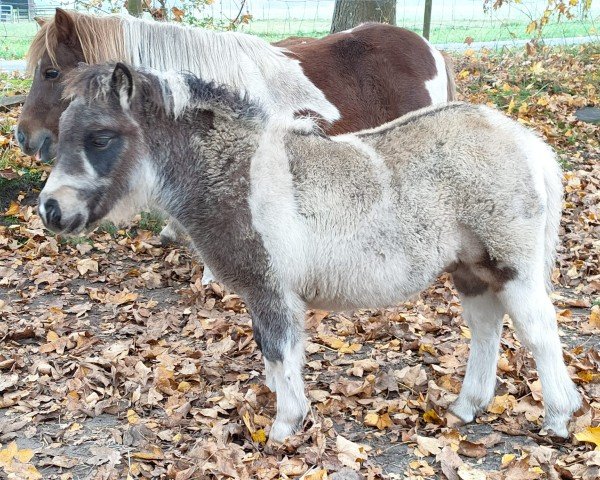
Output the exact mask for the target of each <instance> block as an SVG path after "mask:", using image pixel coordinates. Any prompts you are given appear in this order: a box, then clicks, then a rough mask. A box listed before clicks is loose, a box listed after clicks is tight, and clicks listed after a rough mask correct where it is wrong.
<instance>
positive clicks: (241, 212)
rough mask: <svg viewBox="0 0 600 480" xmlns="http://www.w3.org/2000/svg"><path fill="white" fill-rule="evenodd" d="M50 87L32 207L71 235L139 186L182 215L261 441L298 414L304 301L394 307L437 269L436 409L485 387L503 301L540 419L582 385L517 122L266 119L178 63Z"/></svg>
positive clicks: (561, 420) (135, 200)
mask: <svg viewBox="0 0 600 480" xmlns="http://www.w3.org/2000/svg"><path fill="white" fill-rule="evenodd" d="M66 93H67V96H68V97H74V100H73V101H72V102H71V104H70V106H69V107H68V109H67V110H66V112H65V113H64V114H63V116H62V118H61V121H60V134H59V141H58V143H59V149H58V151H59V157H58V159H57V164H56V166H55V168H54V169H53V170H52V173H51V174H50V177H49V178H48V181H47V183H46V185H45V187H44V189H43V190H42V192H41V194H40V202H39V205H40V207H39V211H40V216H41V218H42V220H43V221H44V223H45V224H46V225H47V226H48V227H49V228H51V229H52V230H54V231H56V232H62V233H66V234H69V233H78V232H82V231H84V230H88V229H90V228H93V226H94V225H95V224H96V222H98V221H99V220H101V219H102V218H104V217H106V216H110V215H111V212H117V213H118V214H120V215H122V214H124V213H125V211H126V210H127V209H130V212H131V213H134V212H135V208H136V205H137V206H138V207H139V206H144V204H145V203H146V202H147V201H150V202H153V203H154V204H155V205H156V206H158V207H159V208H163V209H164V210H166V211H167V213H168V214H169V215H170V216H172V217H173V218H175V219H176V220H177V221H178V222H179V223H180V224H181V225H183V226H184V227H185V229H186V231H187V232H188V233H189V234H190V236H191V238H192V241H193V244H194V246H195V248H196V249H197V251H199V252H200V254H201V255H202V258H203V259H204V261H205V262H207V264H208V265H209V266H210V268H211V269H212V270H213V271H214V272H215V273H216V274H217V275H218V276H219V278H221V279H222V280H223V281H224V282H225V283H226V284H227V285H229V286H230V287H232V288H233V289H234V290H235V291H236V292H238V293H239V294H240V295H241V296H242V297H243V298H244V300H245V301H246V304H247V305H248V306H249V308H250V312H251V314H252V324H253V329H254V338H255V339H256V342H257V343H258V345H259V347H260V349H261V350H262V353H263V356H264V359H265V370H266V377H267V385H269V386H270V387H271V389H273V390H274V391H276V393H277V416H276V419H275V422H274V424H273V426H272V428H271V431H270V437H271V438H272V439H274V440H277V441H281V440H283V439H284V438H285V437H286V436H288V435H289V434H291V433H293V432H294V431H296V430H297V429H298V428H301V426H302V422H303V419H304V416H305V414H306V411H307V401H306V396H305V393H304V382H303V379H302V366H303V358H304V328H303V325H304V312H305V310H306V308H325V309H331V310H347V309H354V308H362V307H381V306H388V305H392V304H396V303H397V302H399V301H401V300H402V299H403V298H406V297H407V296H408V295H411V294H413V293H415V292H418V291H419V290H421V289H423V288H425V287H426V286H427V285H428V284H429V283H430V282H432V281H433V280H434V279H435V278H436V276H437V275H438V274H440V273H441V272H443V271H447V272H452V274H453V276H454V280H455V284H456V287H457V289H458V291H459V292H460V294H461V301H462V305H463V309H464V313H463V316H464V318H465V319H466V321H467V323H468V324H469V326H470V327H471V335H472V343H471V353H470V356H469V361H468V364H467V371H466V375H465V379H464V383H463V386H462V389H461V392H460V395H459V397H458V399H457V401H456V402H455V403H454V404H453V406H452V411H453V412H454V413H455V414H456V415H457V416H459V417H460V418H462V419H463V420H464V421H471V420H473V418H474V417H475V415H477V414H478V413H479V412H481V411H483V410H485V408H486V407H487V405H488V403H489V402H490V400H491V399H492V398H493V396H494V389H495V385H496V363H497V359H498V344H499V343H500V334H501V331H502V319H503V316H504V314H505V313H508V314H509V315H510V316H511V318H512V320H513V323H514V325H515V328H516V329H517V332H518V334H519V336H520V337H521V340H522V341H524V342H525V344H527V345H528V346H529V348H530V349H531V350H532V352H533V355H534V358H535V360H536V364H537V369H538V372H539V376H540V380H541V383H542V388H543V394H544V402H545V406H546V414H545V420H544V425H545V428H546V429H547V430H551V431H552V432H554V433H555V434H557V435H560V436H564V437H566V436H567V435H568V430H567V424H568V421H569V419H570V417H571V415H572V413H573V412H574V411H576V410H577V409H578V408H579V406H580V397H579V394H578V392H577V389H576V388H575V385H574V384H573V382H572V381H571V379H570V377H569V373H568V371H567V369H566V367H565V364H564V362H563V356H562V349H561V345H560V340H559V337H558V332H557V327H556V314H555V311H554V308H553V306H552V302H551V301H550V299H549V297H548V294H547V291H546V288H547V285H548V283H549V278H550V272H551V271H552V267H553V264H554V258H555V250H556V244H557V242H558V228H559V223H560V212H561V203H562V184H561V172H560V168H559V166H558V164H557V162H556V158H555V156H554V153H553V152H552V150H551V149H550V148H549V147H548V146H547V145H546V144H544V142H543V141H542V140H541V139H540V138H539V137H537V136H536V135H534V134H533V133H531V132H530V131H528V130H527V129H526V128H524V127H523V126H521V125H519V124H518V123H517V122H515V121H512V120H510V119H508V118H507V117H506V116H504V115H502V114H501V113H499V112H497V111H494V110H492V109H490V108H487V107H485V106H473V105H467V104H463V103H451V104H449V105H445V106H437V107H431V108H429V109H424V110H420V111H418V112H414V113H412V114H409V115H406V116H405V117H403V118H400V119H398V120H395V121H393V122H390V123H388V124H386V125H384V126H382V127H379V128H376V129H373V130H367V131H365V132H361V133H359V134H348V135H340V136H338V137H324V136H323V135H322V134H320V132H318V131H317V133H314V132H315V130H316V129H315V128H314V123H313V122H312V121H311V120H310V119H307V118H304V119H288V121H287V122H282V121H279V120H275V119H273V117H271V116H270V115H268V113H267V112H265V111H264V110H262V109H261V108H260V106H258V105H257V104H252V103H250V102H248V101H247V100H245V99H244V98H242V97H241V96H239V95H237V94H232V93H231V92H230V91H228V90H226V89H224V88H222V87H215V86H213V85H211V84H207V83H205V82H203V81H202V80H199V79H197V78H195V77H193V76H191V75H189V74H151V73H148V72H147V71H146V72H145V73H144V72H142V71H132V70H130V69H129V68H128V67H127V66H125V65H122V64H117V65H116V67H111V66H107V65H102V66H91V67H82V68H81V69H79V70H77V71H76V72H75V74H74V75H73V79H72V80H71V82H70V83H69V84H68V86H67V90H66ZM163 139H168V141H163ZM232 158H235V161H232ZM324 158H326V159H327V161H326V162H323V159H324ZM191 172H192V173H193V174H190V173H191ZM223 212H224V214H223Z"/></svg>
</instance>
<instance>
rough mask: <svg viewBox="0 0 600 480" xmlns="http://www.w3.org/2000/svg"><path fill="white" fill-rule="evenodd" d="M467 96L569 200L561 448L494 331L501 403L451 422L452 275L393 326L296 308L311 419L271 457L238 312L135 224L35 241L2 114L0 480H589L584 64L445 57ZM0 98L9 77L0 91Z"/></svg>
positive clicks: (517, 356) (597, 160) (262, 393)
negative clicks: (545, 162)
mask: <svg viewBox="0 0 600 480" xmlns="http://www.w3.org/2000/svg"><path fill="white" fill-rule="evenodd" d="M456 63H457V76H458V87H459V91H460V93H461V96H462V98H464V99H468V100H471V101H475V102H481V103H484V102H487V103H492V104H495V105H497V106H498V108H500V109H502V110H504V111H507V112H508V113H510V114H511V115H512V116H514V117H517V118H519V119H520V120H521V121H522V122H523V123H525V124H528V125H530V126H532V127H533V128H535V129H536V130H538V131H539V132H540V133H542V134H543V135H544V136H545V137H546V139H547V140H548V141H549V142H550V143H551V144H552V145H553V146H554V147H555V148H556V149H557V150H558V151H559V152H560V158H561V161H562V162H563V164H564V166H565V185H566V196H565V204H564V216H563V225H562V231H561V238H562V246H561V250H560V255H559V257H560V258H559V263H558V265H557V268H556V270H555V272H554V278H553V280H554V282H555V286H556V293H555V294H554V297H553V298H554V301H555V305H556V307H557V311H558V315H557V319H558V322H559V327H560V331H561V335H562V340H563V343H564V346H565V359H566V362H567V363H568V365H569V370H570V373H571V376H572V378H573V379H574V381H575V382H576V383H577V385H578V387H579V389H580V391H581V393H582V395H583V396H584V398H585V402H584V403H585V405H584V407H583V408H582V410H581V411H580V412H578V414H577V417H576V418H575V420H574V422H573V424H572V429H573V433H574V435H573V436H572V437H571V439H570V440H568V441H565V442H559V441H556V440H555V439H551V438H546V437H543V436H540V435H539V428H540V425H541V421H542V416H543V410H542V403H541V400H542V398H541V390H540V384H539V381H538V379H537V374H536V372H535V366H534V364H533V362H532V359H531V357H530V355H529V354H528V352H527V351H525V350H524V349H523V348H522V347H521V346H520V344H519V342H518V339H516V338H515V337H514V336H513V332H512V328H511V327H510V320H509V319H506V324H507V327H506V328H505V330H504V335H503V339H502V345H501V349H502V353H501V358H500V361H499V363H498V390H497V396H496V397H495V399H494V401H493V403H492V404H491V405H490V407H489V408H488V411H487V412H486V413H485V414H484V415H483V416H482V417H481V418H479V419H478V421H477V423H476V424H473V425H469V426H463V427H460V426H457V425H456V423H455V422H454V421H453V419H452V418H450V417H447V416H446V407H447V406H448V404H449V403H450V402H451V401H452V400H453V399H454V398H455V397H456V394H457V393H458V391H459V389H460V383H461V380H462V377H463V375H464V371H465V365H466V359H467V354H468V349H469V346H468V338H469V336H470V332H469V330H468V328H466V326H465V325H464V322H463V320H462V318H461V308H460V305H459V302H458V299H457V296H456V292H455V291H454V290H453V287H452V282H451V280H450V279H449V278H448V277H442V278H441V279H440V280H439V281H438V282H437V283H436V284H435V285H434V286H432V288H430V289H429V290H428V291H426V292H423V293H422V294H421V295H419V296H418V297H415V298H413V299H412V300H411V301H409V302H407V303H404V304H402V305H400V306H398V307H397V308H393V309H389V310H378V311H359V312H355V313H354V314H339V313H328V312H320V311H317V312H310V313H309V315H308V316H307V329H308V331H309V334H310V341H309V343H308V345H307V352H308V353H307V366H306V370H305V380H306V384H307V391H308V395H309V397H310V399H311V402H312V410H311V413H310V415H309V417H308V419H307V422H306V424H305V428H304V431H303V432H302V433H301V434H299V435H297V436H295V437H293V438H291V439H290V441H289V442H288V444H286V445H285V446H283V447H281V446H276V445H271V444H269V443H268V442H266V439H267V438H268V432H269V427H270V425H271V422H272V420H273V416H274V398H275V397H274V395H273V394H271V393H270V392H269V391H268V389H267V388H266V387H265V386H264V385H263V381H264V377H263V373H262V361H261V357H260V353H259V351H258V350H257V347H256V345H255V343H254V341H253V340H252V331H251V320H250V317H249V315H248V313H247V312H246V310H245V307H244V305H243V303H242V302H241V300H240V299H239V298H238V297H237V296H236V295H235V294H234V293H233V292H229V291H227V290H226V289H225V287H223V286H221V285H218V284H213V285H212V286H211V287H210V288H207V289H203V288H202V287H201V283H200V278H201V273H202V269H201V266H199V265H198V264H196V263H195V262H194V261H193V259H192V258H191V256H190V254H189V252H188V251H187V250H186V249H185V248H184V247H169V248H163V247H161V246H160V243H159V241H158V238H157V236H156V233H155V232H156V231H157V228H158V227H159V225H158V222H157V221H156V219H154V218H153V217H151V216H148V215H145V216H143V217H140V218H138V219H137V221H136V222H135V226H134V227H132V228H130V229H128V230H116V229H114V228H111V227H106V228H104V229H103V230H101V231H97V232H96V233H95V234H94V235H92V236H91V237H89V238H81V239H64V238H59V237H54V236H52V235H50V234H48V232H46V231H45V230H44V229H43V227H42V224H41V221H40V220H39V218H38V217H37V216H36V214H35V202H36V195H37V192H36V189H38V188H39V186H40V184H41V182H43V180H44V178H45V176H46V175H47V173H48V171H49V167H48V166H45V165H41V164H39V163H37V161H36V160H35V159H32V158H30V157H24V156H21V155H20V154H19V152H18V149H16V147H14V144H13V143H11V142H12V138H11V134H10V128H11V127H12V125H13V124H14V123H15V121H16V118H17V116H18V113H19V112H18V109H15V110H12V111H10V112H5V113H1V112H0V147H2V149H3V150H2V152H0V162H1V163H0V189H1V195H0V202H1V205H0V209H1V216H0V316H1V317H0V318H1V321H0V342H1V343H0V345H1V348H0V478H15V479H39V478H44V479H54V478H60V479H71V478H73V479H125V478H127V479H129V478H131V479H136V478H170V479H177V480H185V479H204V478H211V479H212V478H233V479H278V478H282V479H285V478H304V479H306V480H318V479H321V480H322V479H326V478H329V479H337V480H341V479H344V480H346V479H347V480H352V479H359V478H368V479H379V478H389V479H394V478H411V479H417V478H435V479H438V478H444V476H445V477H447V478H449V479H452V480H454V479H462V480H467V479H486V478H489V479H507V480H508V479H518V480H527V479H560V478H563V479H586V480H592V479H598V478H600V451H598V450H594V449H595V448H599V449H600V427H598V424H599V423H600V373H599V366H600V354H599V351H598V347H599V345H600V337H599V334H600V138H599V136H600V127H598V126H593V125H591V124H584V123H581V122H579V121H577V120H576V119H575V117H574V112H575V110H576V109H577V108H578V107H581V106H594V105H596V106H597V105H598V104H599V103H600V98H599V97H600V91H599V88H600V87H599V85H600V73H599V69H598V65H599V64H600V48H599V47H598V46H597V45H596V46H588V47H582V48H577V49H571V50H545V51H541V52H529V53H526V52H512V53H504V54H490V53H486V52H472V51H468V52H466V54H465V55H461V56H460V57H458V56H457V57H456ZM5 80H6V79H5Z"/></svg>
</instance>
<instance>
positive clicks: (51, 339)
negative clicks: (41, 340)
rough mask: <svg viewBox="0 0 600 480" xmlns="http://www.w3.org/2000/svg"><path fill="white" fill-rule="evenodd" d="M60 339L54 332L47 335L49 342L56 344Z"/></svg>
mask: <svg viewBox="0 0 600 480" xmlns="http://www.w3.org/2000/svg"><path fill="white" fill-rule="evenodd" d="M59 338H60V337H59V336H58V334H57V333H56V332H53V331H52V330H48V333H47V334H46V341H47V342H56V341H57V340H58V339H59Z"/></svg>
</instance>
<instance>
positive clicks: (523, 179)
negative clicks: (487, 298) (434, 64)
mask: <svg viewBox="0 0 600 480" xmlns="http://www.w3.org/2000/svg"><path fill="white" fill-rule="evenodd" d="M529 141H534V142H541V141H540V140H539V139H536V137H535V136H534V135H532V134H530V133H529V132H527V131H525V130H524V129H522V128H520V127H515V125H514V123H513V122H511V121H508V120H506V119H505V118H504V117H503V116H501V115H500V114H497V113H496V112H493V111H491V110H490V109H487V108H483V109H482V108H481V107H478V106H473V105H467V104H462V103H454V104H450V105H448V106H441V107H432V108H430V109H426V110H422V111H419V112H417V113H415V114H412V115H409V116H407V117H404V118H402V119H399V120H397V121H394V122H390V123H388V124H386V125H384V126H382V127H380V128H377V129H374V130H370V131H366V132H362V133H359V134H356V135H343V136H340V137H336V138H332V139H323V138H321V137H317V136H309V137H306V136H302V135H296V134H289V135H288V136H287V138H286V141H285V146H286V154H287V159H288V162H289V166H290V173H291V174H292V177H293V184H294V198H295V201H296V212H297V215H298V218H299V219H300V220H299V221H298V224H302V225H303V232H302V233H301V234H300V235H304V236H305V238H304V242H303V248H304V249H305V255H306V258H307V259H308V261H307V263H306V265H307V267H306V271H305V272H303V275H300V276H302V278H303V282H304V284H303V285H301V288H302V289H303V290H304V292H303V296H304V297H305V298H306V299H307V300H308V302H309V303H310V304H311V305H314V306H320V307H323V308H333V309H340V308H344V309H348V308H353V307H355V306H360V305H365V304H370V305H374V306H376V305H388V304H393V303H394V302H396V301H397V300H398V299H399V298H402V297H405V296H407V295H410V294H412V293H414V292H417V291H419V290H421V289H423V288H424V287H425V286H427V284H428V283H430V282H431V281H433V279H434V278H435V277H436V276H437V275H438V274H439V273H441V272H442V271H444V270H446V269H448V268H449V266H451V265H452V264H454V263H456V262H460V261H472V260H473V259H475V260H477V259H478V258H484V257H485V256H486V255H491V257H492V258H499V259H502V258H509V257H510V258H516V257H515V255H518V256H526V255H529V254H531V250H532V249H534V248H535V239H531V240H529V239H527V238H526V235H524V236H523V242H522V243H519V244H518V246H517V248H518V249H520V250H522V253H519V252H518V251H508V250H509V249H510V248H512V247H513V246H514V245H506V244H505V242H503V238H505V237H506V232H507V231H508V230H514V229H515V228H516V229H517V230H518V229H520V228H525V229H526V228H527V225H528V222H530V220H531V221H533V222H541V221H543V218H542V216H541V213H542V211H543V204H542V203H543V201H542V197H541V195H540V192H538V191H536V190H535V188H532V185H533V184H534V183H535V180H534V178H533V172H532V170H531V165H530V159H528V158H527V152H526V151H525V150H524V149H522V148H520V146H519V143H520V142H529ZM323 159H327V161H324V160H323ZM533 217H536V218H533ZM532 218H533V220H532ZM520 222H521V223H523V225H520ZM339 272H344V275H340V273H339Z"/></svg>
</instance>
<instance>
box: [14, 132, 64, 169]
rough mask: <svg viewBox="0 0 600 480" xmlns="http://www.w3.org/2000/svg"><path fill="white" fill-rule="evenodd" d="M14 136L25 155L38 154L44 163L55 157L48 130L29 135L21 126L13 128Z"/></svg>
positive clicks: (52, 142)
mask: <svg viewBox="0 0 600 480" xmlns="http://www.w3.org/2000/svg"><path fill="white" fill-rule="evenodd" d="M15 136H16V137H17V142H18V143H19V147H20V148H21V150H22V151H23V153H25V155H36V154H38V153H39V154H40V158H41V159H42V161H44V162H49V161H50V160H52V158H53V157H54V156H55V153H56V152H55V145H54V140H53V138H52V133H51V132H50V131H49V130H46V129H45V128H44V129H41V130H38V131H37V132H35V133H34V134H31V133H29V132H28V131H27V128H25V127H24V126H23V125H19V126H17V127H15Z"/></svg>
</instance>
